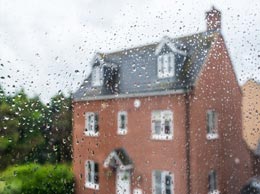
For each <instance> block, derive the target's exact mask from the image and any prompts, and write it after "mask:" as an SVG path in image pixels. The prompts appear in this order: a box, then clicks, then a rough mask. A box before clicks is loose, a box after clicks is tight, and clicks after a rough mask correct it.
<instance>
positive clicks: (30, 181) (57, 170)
mask: <svg viewBox="0 0 260 194" xmlns="http://www.w3.org/2000/svg"><path fill="white" fill-rule="evenodd" d="M73 184H74V181H73V174H72V172H71V168H70V166H69V165H65V164H58V165H50V164H46V165H39V164H28V165H21V166H13V167H9V168H8V169H7V170H5V171H4V172H2V173H0V193H3V194H72V193H73Z"/></svg>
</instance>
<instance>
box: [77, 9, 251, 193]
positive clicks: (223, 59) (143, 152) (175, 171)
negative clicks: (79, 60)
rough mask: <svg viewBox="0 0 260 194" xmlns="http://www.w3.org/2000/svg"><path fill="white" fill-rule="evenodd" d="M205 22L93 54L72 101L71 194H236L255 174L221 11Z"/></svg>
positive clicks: (207, 15)
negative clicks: (197, 28) (200, 28)
mask: <svg viewBox="0 0 260 194" xmlns="http://www.w3.org/2000/svg"><path fill="white" fill-rule="evenodd" d="M206 22H207V30H206V31H205V32H202V33H197V34H194V35H190V36H186V37H180V38H169V37H164V38H163V39H162V40H161V41H160V42H158V43H153V44H149V45H145V46H140V47H136V48H130V49H125V50H122V51H118V52H113V53H107V54H103V53H98V54H96V56H95V57H94V59H93V61H92V64H91V65H92V71H91V74H90V76H89V77H88V78H87V79H86V80H84V82H83V84H82V85H81V86H80V88H79V89H78V91H77V92H76V93H75V94H74V99H73V105H74V111H73V119H74V120H73V122H74V125H73V151H74V158H73V170H74V174H75V179H76V193H77V194H85V193H100V194H107V193H117V194H123V193H124V194H130V193H131V194H132V193H133V194H141V193H153V194H164V193H166V194H173V193H175V194H177V193H188V194H191V193H192V194H205V193H221V194H233V193H238V192H239V190H240V188H241V187H242V185H243V184H244V183H245V182H246V180H247V179H248V178H249V177H250V176H251V173H250V171H251V164H250V161H249V158H250V154H249V152H248V150H247V149H246V146H245V145H244V144H245V143H244V141H243V139H242V127H241V125H242V124H241V97H242V94H241V90H240V87H239V85H238V83H237V79H236V75H235V73H234V71H233V67H232V63H231V60H230V57H229V54H228V51H227V48H226V46H225V42H224V39H223V37H222V35H221V13H220V12H219V11H218V10H216V9H215V8H212V10H210V11H209V12H207V13H206Z"/></svg>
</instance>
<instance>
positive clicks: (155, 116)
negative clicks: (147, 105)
mask: <svg viewBox="0 0 260 194" xmlns="http://www.w3.org/2000/svg"><path fill="white" fill-rule="evenodd" d="M152 138H153V139H162V140H167V139H169V140H170V139H172V138H173V114H172V112H171V111H169V110H165V111H153V112H152Z"/></svg>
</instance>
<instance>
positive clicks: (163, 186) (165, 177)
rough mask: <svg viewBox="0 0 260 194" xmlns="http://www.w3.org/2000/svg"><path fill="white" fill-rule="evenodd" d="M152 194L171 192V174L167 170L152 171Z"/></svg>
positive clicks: (169, 193) (168, 193)
mask: <svg viewBox="0 0 260 194" xmlns="http://www.w3.org/2000/svg"><path fill="white" fill-rule="evenodd" d="M152 188H153V194H173V175H172V174H171V173H170V172H168V171H159V170H155V171H153V187H152Z"/></svg>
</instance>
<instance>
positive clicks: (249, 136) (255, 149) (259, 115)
mask: <svg viewBox="0 0 260 194" xmlns="http://www.w3.org/2000/svg"><path fill="white" fill-rule="evenodd" d="M242 93H243V98H242V121H243V122H242V123H243V138H244V140H245V142H246V144H247V146H248V148H249V150H250V151H251V156H252V167H253V174H254V175H255V176H260V83H258V82H257V81H254V80H248V81H247V82H246V83H245V84H244V85H243V86H242Z"/></svg>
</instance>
